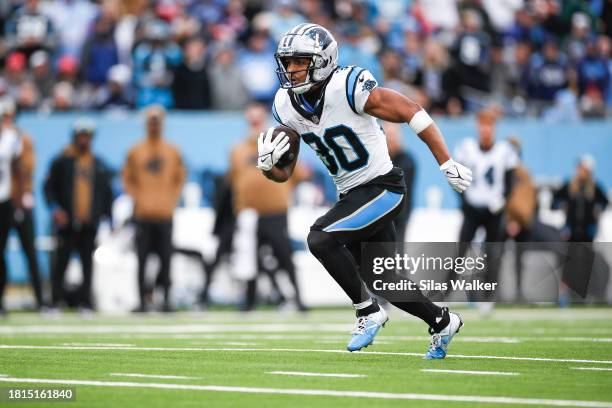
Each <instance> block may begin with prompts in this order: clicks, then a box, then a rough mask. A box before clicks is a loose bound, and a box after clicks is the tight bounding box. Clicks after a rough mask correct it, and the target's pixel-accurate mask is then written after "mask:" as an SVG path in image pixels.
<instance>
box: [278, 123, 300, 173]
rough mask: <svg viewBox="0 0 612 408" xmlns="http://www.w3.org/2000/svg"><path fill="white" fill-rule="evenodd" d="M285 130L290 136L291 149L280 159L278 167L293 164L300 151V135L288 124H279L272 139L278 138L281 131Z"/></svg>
mask: <svg viewBox="0 0 612 408" xmlns="http://www.w3.org/2000/svg"><path fill="white" fill-rule="evenodd" d="M282 132H285V134H286V135H287V136H289V150H287V152H286V153H285V154H284V155H283V157H281V158H280V159H279V161H278V162H277V163H276V167H287V166H289V165H291V164H292V163H293V162H294V161H295V160H296V159H297V157H298V153H299V152H300V135H299V134H298V133H297V132H296V131H295V130H293V129H291V128H288V127H287V126H277V127H275V128H274V133H272V140H274V139H276V136H278V135H279V134H280V133H282Z"/></svg>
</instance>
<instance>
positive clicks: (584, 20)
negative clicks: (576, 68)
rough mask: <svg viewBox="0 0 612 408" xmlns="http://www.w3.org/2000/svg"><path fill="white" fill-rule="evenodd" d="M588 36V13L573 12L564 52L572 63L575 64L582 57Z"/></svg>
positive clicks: (589, 25)
mask: <svg viewBox="0 0 612 408" xmlns="http://www.w3.org/2000/svg"><path fill="white" fill-rule="evenodd" d="M590 36H591V19H590V17H589V15H588V14H586V13H582V12H578V13H574V14H573V15H572V26H571V32H570V35H569V36H568V37H567V38H566V40H565V52H566V53H567V56H568V57H569V59H570V61H571V62H572V63H574V64H577V63H579V62H580V61H581V60H582V59H583V58H584V56H585V54H586V48H587V43H588V42H589V39H590V38H589V37H590Z"/></svg>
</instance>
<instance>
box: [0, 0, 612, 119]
mask: <svg viewBox="0 0 612 408" xmlns="http://www.w3.org/2000/svg"><path fill="white" fill-rule="evenodd" d="M304 21H311V22H314V23H318V24H321V25H323V26H325V27H327V28H329V29H330V30H331V31H332V32H333V33H334V35H335V36H336V39H337V40H338V42H339V44H340V64H341V65H359V66H362V67H365V68H368V69H369V70H370V71H372V73H373V74H374V75H375V76H376V77H377V78H378V79H379V81H380V82H381V83H383V84H384V85H385V86H387V87H391V88H394V89H396V90H398V91H400V92H402V93H404V94H406V95H407V96H409V97H411V98H413V99H415V100H416V101H417V102H419V103H420V104H422V105H423V106H424V107H426V108H429V109H430V110H431V111H433V112H434V113H439V114H447V115H460V114H462V113H464V112H466V111H468V112H473V111H475V110H477V109H478V108H479V107H481V106H482V105H484V104H486V103H490V102H492V101H494V102H497V103H498V104H499V105H501V106H502V107H503V109H504V111H505V113H506V114H508V115H521V116H522V115H529V116H540V117H542V116H543V117H545V118H547V119H549V120H553V121H554V120H577V119H579V118H581V117H603V116H605V115H606V113H607V112H609V111H610V109H611V108H612V81H611V80H610V77H611V76H612V51H611V48H612V47H611V37H612V2H611V1H609V0H503V1H499V0H427V1H425V0H379V1H374V0H336V1H322V0H124V1H120V0H99V1H89V0H48V1H43V0H4V1H0V30H1V31H3V33H4V35H3V36H2V40H0V67H1V68H2V75H1V77H0V95H1V94H3V93H4V94H9V95H11V96H12V97H13V98H14V99H15V100H17V101H18V106H19V108H20V109H21V110H35V111H45V112H49V111H70V110H79V109H94V110H98V109H100V110H103V109H104V110H106V109H135V108H136V109H137V108H141V107H144V106H147V105H150V104H153V103H158V104H161V105H163V106H164V107H166V108H169V109H184V110H200V109H214V110H239V109H242V108H244V107H245V106H246V104H247V103H248V102H249V101H251V100H256V101H260V102H264V103H269V102H270V101H271V99H272V98H273V96H274V93H275V91H276V89H277V88H278V82H277V80H276V75H275V73H274V70H275V68H276V66H275V62H274V59H273V58H272V55H273V52H274V49H275V45H276V42H277V41H278V40H279V39H280V37H281V36H282V34H283V33H284V32H285V31H287V30H288V29H289V28H291V27H293V26H294V25H296V24H298V23H301V22H304Z"/></svg>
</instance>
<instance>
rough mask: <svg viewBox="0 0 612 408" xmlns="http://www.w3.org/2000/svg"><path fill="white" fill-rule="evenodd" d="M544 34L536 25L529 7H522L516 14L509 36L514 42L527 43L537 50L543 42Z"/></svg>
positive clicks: (534, 17)
mask: <svg viewBox="0 0 612 408" xmlns="http://www.w3.org/2000/svg"><path fill="white" fill-rule="evenodd" d="M544 35H545V32H544V30H543V29H542V27H541V26H540V25H538V23H537V20H536V16H535V14H534V13H533V10H532V9H531V8H530V7H524V8H522V9H520V10H518V11H517V12H516V19H515V22H514V25H513V26H512V28H511V29H510V33H509V36H510V38H512V39H513V40H514V41H518V42H527V43H529V44H531V45H532V47H533V48H539V47H540V46H541V45H542V42H543V41H544Z"/></svg>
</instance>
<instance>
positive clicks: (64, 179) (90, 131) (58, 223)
mask: <svg viewBox="0 0 612 408" xmlns="http://www.w3.org/2000/svg"><path fill="white" fill-rule="evenodd" d="M95 126H96V125H95V123H94V122H93V121H92V120H90V119H85V118H81V119H77V120H76V121H75V123H74V126H73V129H72V141H71V142H70V143H69V144H68V146H66V147H65V148H64V150H63V151H62V152H61V153H60V154H59V155H58V156H57V157H56V158H55V159H54V160H53V162H52V163H51V167H50V169H49V172H48V173H47V178H46V180H45V184H44V191H45V198H46V199H47V204H48V205H49V207H50V209H51V212H52V218H53V227H54V233H55V238H56V242H57V248H56V254H55V262H54V263H53V267H52V271H51V284H52V298H53V306H54V307H56V308H57V307H62V306H64V304H65V303H66V301H67V297H66V291H65V290H64V274H65V272H66V268H67V267H68V262H69V261H70V258H71V255H72V252H73V251H77V252H78V253H79V258H80V260H81V269H82V274H83V281H82V283H81V286H80V287H79V289H78V290H77V304H78V306H79V307H80V308H81V309H82V310H83V311H88V310H91V309H93V307H94V304H93V301H92V298H91V282H92V273H93V252H94V249H95V239H96V234H97V231H98V225H99V223H100V220H101V219H102V218H103V217H108V218H109V219H110V216H111V203H112V199H113V197H112V191H111V177H110V172H109V171H108V169H107V167H106V165H105V164H104V163H103V161H102V160H101V159H100V158H99V157H98V156H96V155H95V153H93V152H92V150H91V143H92V139H93V136H94V133H95Z"/></svg>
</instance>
